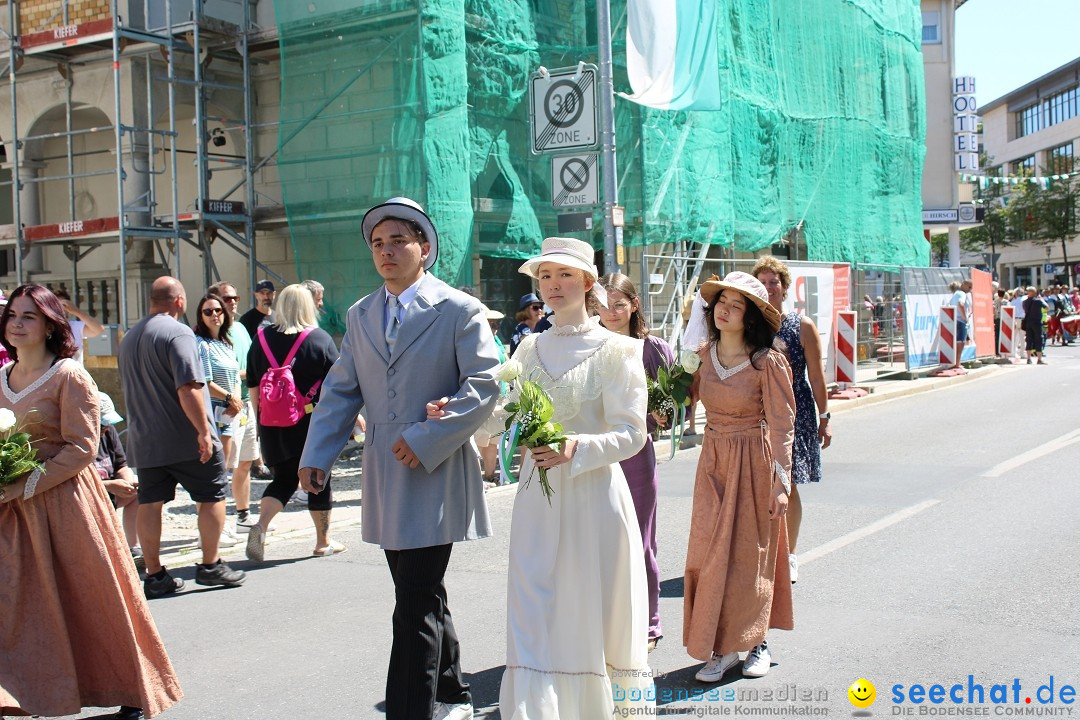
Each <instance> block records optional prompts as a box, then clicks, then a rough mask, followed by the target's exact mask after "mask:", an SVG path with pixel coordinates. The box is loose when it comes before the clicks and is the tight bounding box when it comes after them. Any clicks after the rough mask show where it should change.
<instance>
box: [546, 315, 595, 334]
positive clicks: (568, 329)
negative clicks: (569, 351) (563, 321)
mask: <svg viewBox="0 0 1080 720" xmlns="http://www.w3.org/2000/svg"><path fill="white" fill-rule="evenodd" d="M598 327H600V318H599V316H593V317H591V318H589V319H588V320H586V321H585V322H584V323H582V324H581V325H552V326H551V329H550V330H548V331H547V332H549V333H551V334H552V335H584V334H585V333H587V332H589V331H591V330H594V329H596V328H598Z"/></svg>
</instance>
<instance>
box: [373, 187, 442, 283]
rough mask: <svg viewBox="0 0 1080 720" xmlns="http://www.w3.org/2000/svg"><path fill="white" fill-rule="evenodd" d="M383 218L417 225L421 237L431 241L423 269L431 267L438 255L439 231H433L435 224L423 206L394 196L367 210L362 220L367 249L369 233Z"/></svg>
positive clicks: (405, 198)
mask: <svg viewBox="0 0 1080 720" xmlns="http://www.w3.org/2000/svg"><path fill="white" fill-rule="evenodd" d="M383 220H410V221H412V222H414V223H416V224H417V226H419V228H420V232H421V233H423V236H424V238H423V239H424V240H426V241H427V242H429V243H431V252H429V253H428V256H427V258H426V259H425V260H424V269H425V270H429V269H431V266H432V265H434V264H435V258H436V257H438V255H439V233H437V232H436V231H435V224H434V223H432V222H431V218H429V217H428V216H427V213H426V212H424V208H422V207H420V203H418V202H416V201H415V200H410V199H409V198H407V197H396V198H390V199H389V200H387V201H386V202H384V203H383V204H382V205H376V206H375V207H373V208H371V209H370V210H368V211H367V213H366V214H365V215H364V222H363V230H364V241H365V242H367V246H368V250H370V249H371V233H372V231H373V230H374V229H375V226H376V225H378V224H379V223H381V222H382V221H383Z"/></svg>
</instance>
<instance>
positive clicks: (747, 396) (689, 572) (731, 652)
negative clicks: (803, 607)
mask: <svg viewBox="0 0 1080 720" xmlns="http://www.w3.org/2000/svg"><path fill="white" fill-rule="evenodd" d="M701 297H702V299H703V300H704V301H705V302H706V303H707V305H708V310H707V312H706V315H705V317H706V318H707V319H708V320H709V323H708V325H709V333H708V337H709V341H708V342H707V343H706V345H705V347H703V348H702V349H701V351H700V353H699V354H700V356H701V366H700V368H699V369H698V371H697V373H696V375H695V377H694V385H693V388H692V393H693V395H694V397H695V398H696V399H698V400H700V401H701V403H702V404H703V405H704V407H705V440H704V442H703V443H702V449H701V456H700V459H699V460H698V467H697V477H696V480H695V485H694V506H693V511H692V514H691V518H690V540H689V545H688V548H687V553H686V571H685V592H684V596H683V597H684V601H683V602H684V612H683V644H684V645H685V646H686V650H687V652H688V653H689V654H690V656H691V657H694V658H697V659H698V660H704V661H706V664H705V666H704V667H703V668H701V670H699V671H698V673H697V675H696V677H697V679H698V680H700V681H701V682H718V681H719V680H720V679H721V678H722V677H723V675H724V673H725V672H726V671H727V670H728V669H729V668H731V667H733V666H734V665H736V664H738V663H739V661H740V658H739V652H740V651H749V652H748V654H747V656H746V659H745V661H744V662H743V667H742V672H743V675H746V676H747V677H761V676H762V675H765V674H766V673H767V672H768V671H769V667H770V665H771V659H772V656H771V653H770V650H769V647H768V643H767V642H766V640H765V634H766V632H767V631H768V630H769V629H770V628H779V629H784V630H791V629H793V628H794V620H793V617H792V609H791V580H790V577H789V574H788V544H787V526H786V523H785V521H784V515H785V513H786V511H787V496H788V494H789V493H790V492H791V481H790V476H791V446H792V441H793V438H794V422H795V397H794V394H793V392H792V389H791V370H790V368H789V366H788V362H787V359H786V357H785V356H784V354H783V353H782V352H780V351H778V350H775V349H772V344H773V341H774V337H775V334H776V331H777V329H778V328H779V326H780V313H779V312H778V311H777V310H776V309H775V308H773V307H772V306H771V305H769V295H768V292H767V291H766V290H765V286H764V285H762V284H761V283H760V282H758V281H757V279H755V278H754V277H753V276H751V275H749V274H748V273H744V272H733V273H729V274H728V276H727V277H726V278H724V280H723V281H720V280H716V279H713V280H709V281H706V282H705V283H704V284H703V285H702V287H701Z"/></svg>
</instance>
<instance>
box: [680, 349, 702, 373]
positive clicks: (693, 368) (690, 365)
mask: <svg viewBox="0 0 1080 720" xmlns="http://www.w3.org/2000/svg"><path fill="white" fill-rule="evenodd" d="M679 364H680V365H682V366H683V368H684V369H685V370H686V372H688V373H691V374H693V373H695V372H697V369H698V368H699V367H701V356H699V355H698V354H697V353H696V352H694V351H693V350H683V351H682V352H681V353H679Z"/></svg>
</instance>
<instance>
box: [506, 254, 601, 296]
mask: <svg viewBox="0 0 1080 720" xmlns="http://www.w3.org/2000/svg"><path fill="white" fill-rule="evenodd" d="M594 252H595V251H594V250H593V246H592V245H590V244H589V243H587V242H585V241H584V240H575V239H574V238H564V237H549V238H544V242H543V244H542V245H541V246H540V254H539V255H537V256H536V257H533V258H529V259H528V260H526V261H525V262H524V263H522V264H521V267H519V268H518V272H519V273H522V274H523V275H528V276H529V277H532V278H536V279H537V280H539V279H540V275H539V273H540V266H541V265H543V264H544V263H555V264H556V265H565V266H566V267H572V268H577V269H578V270H581V271H583V272H584V273H585V274H586V275H588V276H589V277H591V278H592V279H593V280H594V281H595V280H598V279H599V278H600V273H599V272H598V271H597V269H596V264H595V263H594V262H593V253H594ZM592 291H593V294H594V295H595V296H596V299H597V300H598V301H599V303H600V304H601V305H603V306H604V307H607V291H606V290H605V289H604V287H603V286H602V285H600V283H597V282H594V283H593V287H592Z"/></svg>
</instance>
